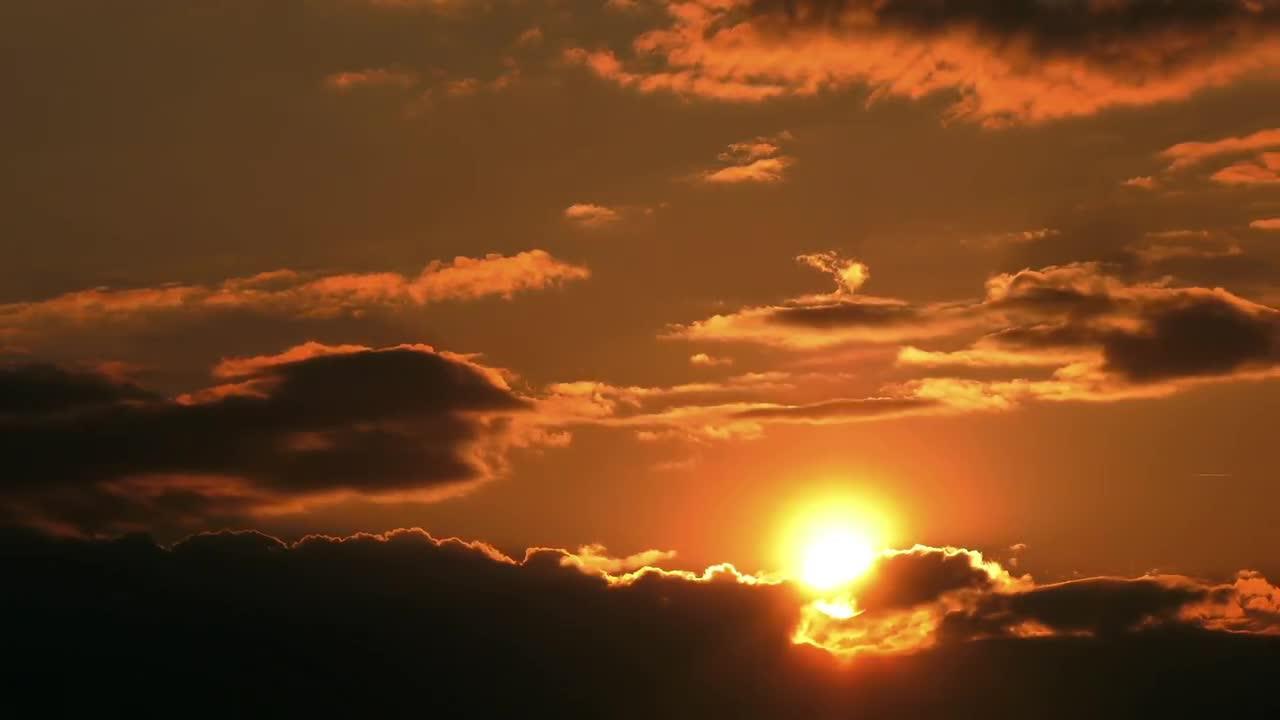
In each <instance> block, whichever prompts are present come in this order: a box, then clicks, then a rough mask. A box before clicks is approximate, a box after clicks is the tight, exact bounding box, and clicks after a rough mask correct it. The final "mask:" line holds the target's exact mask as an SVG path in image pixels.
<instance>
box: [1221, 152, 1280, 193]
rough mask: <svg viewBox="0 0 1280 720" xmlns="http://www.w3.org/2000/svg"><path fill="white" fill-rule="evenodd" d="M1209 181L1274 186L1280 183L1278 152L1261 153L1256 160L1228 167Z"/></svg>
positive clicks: (1222, 183) (1224, 183)
mask: <svg viewBox="0 0 1280 720" xmlns="http://www.w3.org/2000/svg"><path fill="white" fill-rule="evenodd" d="M1210 179H1211V180H1213V181H1214V182H1216V183H1219V184H1221V185H1275V184H1278V183H1280V152H1268V153H1262V154H1261V155H1259V156H1258V157H1257V159H1256V160H1252V161H1243V162H1238V163H1235V164H1234V165H1229V166H1227V167H1225V168H1222V169H1221V170H1219V171H1217V172H1215V173H1214V174H1213V175H1211V176H1210Z"/></svg>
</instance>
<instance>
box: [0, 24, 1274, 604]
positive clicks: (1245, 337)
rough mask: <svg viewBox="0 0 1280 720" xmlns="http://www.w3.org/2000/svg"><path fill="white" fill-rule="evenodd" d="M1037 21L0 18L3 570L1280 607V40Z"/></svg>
mask: <svg viewBox="0 0 1280 720" xmlns="http://www.w3.org/2000/svg"><path fill="white" fill-rule="evenodd" d="M941 5H947V4H946V3H942V4H941ZM1014 5H1016V4H1012V5H1009V6H1007V7H1006V5H1005V4H1001V3H969V4H965V3H953V4H951V5H950V6H949V10H938V11H936V12H930V11H924V10H921V9H920V8H921V6H919V5H913V4H912V3H906V2H894V1H891V2H881V3H870V2H854V1H850V2H844V3H840V2H821V1H819V0H812V1H811V2H801V3H782V2H770V1H767V0H756V1H749V0H716V1H712V0H680V1H677V0H671V1H669V2H663V1H660V0H629V1H627V2H623V1H621V0H611V1H610V2H603V0H601V1H599V2H595V1H592V2H586V1H585V0H583V1H582V2H563V1H557V0H530V1H527V2H521V3H509V4H508V3H482V2H471V1H469V0H442V1H432V2H426V1H424V2H415V1H414V0H405V1H403V2H399V1H397V2H380V1H375V0H314V1H311V2H301V1H297V2H294V1H289V2H266V1H264V0H236V1H235V2H227V3H217V4H205V3H194V4H188V3H174V2H161V1H160V0H138V1H137V2H130V3H127V4H125V5H121V6H117V5H116V4H113V3H105V4H104V3H94V2H87V1H83V0H50V1H49V2H42V3H15V4H6V6H5V7H4V8H2V9H0V38H2V39H3V47H4V48H5V55H6V56H7V57H9V58H10V62H6V63H5V64H4V67H3V69H0V73H3V78H4V81H5V82H4V86H5V87H6V97H7V100H6V102H5V105H6V111H5V112H4V113H3V117H0V130H2V132H0V148H2V149H3V154H4V157H5V158H6V163H5V165H6V169H5V171H4V172H3V173H0V183H2V185H0V209H2V210H3V214H4V216H5V218H6V222H5V229H6V231H5V233H4V237H5V239H4V241H3V242H4V254H3V255H4V261H3V263H0V361H2V362H3V365H2V366H0V426H3V427H4V428H5V433H4V436H3V439H0V450H2V451H3V455H4V456H6V457H8V458H10V460H9V461H8V462H9V464H10V470H11V474H10V475H9V479H8V480H7V481H6V483H5V484H4V485H3V486H0V508H2V509H3V513H4V515H3V517H4V520H5V521H6V522H8V523H19V524H26V525H33V526H36V527H40V528H43V529H47V530H54V531H56V532H59V533H64V534H91V535H92V534H111V533H118V532H125V531H136V530H143V531H148V532H152V533H154V534H155V535H156V536H157V537H159V538H162V539H165V540H172V539H176V538H179V537H182V536H184V535H187V534H189V533H191V532H196V531H201V530H214V529H220V528H225V527H237V528H245V527H249V528H256V529H260V530H263V531H265V532H269V533H272V534H275V535H278V536H281V537H285V538H297V537H301V536H302V535H304V534H307V533H331V534H347V533H352V532H357V531H371V532H382V531H387V530H391V529H394V528H401V527H423V528H427V529H428V530H430V531H431V532H433V533H435V534H436V535H437V536H449V535H456V536H459V537H465V538H481V539H484V540H486V541H487V542H490V543H493V544H495V545H496V546H498V547H500V548H502V549H503V550H504V551H506V552H508V553H510V554H512V555H513V556H517V555H518V554H519V553H520V552H522V551H523V549H524V548H525V547H529V546H546V547H566V548H575V547H580V546H584V545H589V544H593V543H599V544H603V545H604V546H606V547H608V548H609V550H610V551H611V552H613V553H616V554H620V555H624V556H625V555H630V554H632V553H638V552H642V551H646V550H652V549H659V550H664V551H665V550H672V551H675V552H676V553H677V554H676V556H675V557H676V560H674V561H672V562H673V564H674V565H675V566H680V567H687V568H697V569H701V568H702V567H704V566H706V565H707V564H710V563H715V562H722V561H730V562H733V563H735V564H736V565H737V566H738V567H739V568H741V569H743V571H744V572H755V571H768V570H774V569H777V568H776V567H775V566H776V565H777V563H778V559H777V557H776V555H777V548H778V544H779V542H780V540H779V534H780V533H783V532H784V531H783V528H785V527H786V526H787V523H788V522H789V521H790V520H791V517H792V516H791V515H790V513H791V510H790V509H791V508H793V507H794V506H796V505H797V504H804V503H808V502H811V499H812V498H815V497H824V496H826V494H832V495H838V494H851V495H854V496H857V497H863V498H867V502H868V503H869V504H871V505H874V506H875V507H876V508H877V512H878V513H879V514H881V515H882V516H884V517H887V518H891V526H892V532H891V533H890V534H891V537H889V538H886V539H885V542H886V543H888V544H891V545H893V546H895V547H910V546H911V545H912V544H914V543H916V542H920V543H925V544H928V545H930V546H936V547H942V546H957V547H965V548H974V549H981V550H983V551H984V552H986V553H987V556H988V557H991V558H995V559H998V560H1001V561H1007V560H1008V559H1009V558H1011V557H1013V556H1015V555H1016V556H1017V557H1018V558H1019V563H1020V566H1021V567H1022V568H1023V569H1026V570H1030V571H1032V572H1034V573H1035V574H1036V577H1037V578H1040V579H1043V580H1045V581H1049V580H1060V579H1066V578H1071V577H1076V576H1078V575H1094V574H1119V575H1125V576H1133V575H1137V574H1141V573H1144V572H1148V571H1153V570H1158V571H1161V572H1169V573H1184V574H1190V575H1206V576H1212V577H1230V576H1231V574H1232V573H1234V572H1236V571H1237V570H1240V569H1244V568H1249V569H1255V570H1259V571H1262V572H1264V573H1268V574H1269V575H1270V576H1271V577H1276V576H1277V575H1280V564H1277V560H1276V558H1275V556H1274V552H1273V549H1274V548H1275V547H1277V546H1280V525H1278V524H1277V523H1275V522H1274V521H1273V519H1272V518H1271V515H1272V513H1273V512H1274V511H1273V508H1274V507H1275V506H1276V505H1277V503H1280V489H1277V488H1280V485H1278V484H1277V483H1276V482H1275V481H1276V479H1277V478H1276V469H1275V468H1276V462H1275V456H1276V450H1275V443H1274V441H1273V435H1274V429H1273V428H1274V426H1275V420H1276V408H1278V407H1280V383H1277V378H1280V309H1278V308H1280V285H1277V278H1280V272H1277V271H1278V267H1277V264H1278V263H1280V232H1278V230H1280V93H1277V92H1276V77H1277V76H1276V73H1277V70H1278V69H1280V39H1278V36H1277V32H1276V31H1277V28H1278V27H1280V6H1278V5H1277V4H1276V3H1274V2H1271V1H1270V0H1250V1H1249V2H1244V1H1243V0H1242V1H1240V2H1236V1H1235V0H1215V2H1207V3H1187V4H1185V5H1184V4H1173V5H1170V4H1163V5H1160V7H1159V8H1156V5H1159V4H1156V3H1150V2H1137V1H1135V2H1115V3H1085V2H1080V3H1061V4H1058V5H1057V6H1051V5H1049V4H1034V3H1031V4H1028V5H1026V6H1025V7H1022V9H1017V8H1015V7H1014ZM1153 8H1155V9H1153ZM14 60H16V62H13V61H14ZM1019 544H1021V545H1024V546H1025V549H1020V550H1018V551H1016V552H1015V551H1012V550H1010V548H1011V547H1013V546H1015V545H1019Z"/></svg>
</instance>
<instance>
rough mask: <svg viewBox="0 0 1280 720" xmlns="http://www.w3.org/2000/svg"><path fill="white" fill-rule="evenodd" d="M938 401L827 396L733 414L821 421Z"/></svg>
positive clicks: (905, 409) (895, 411)
mask: <svg viewBox="0 0 1280 720" xmlns="http://www.w3.org/2000/svg"><path fill="white" fill-rule="evenodd" d="M935 405H936V402H935V401H933V400H930V399H926V398H914V397H896V398H895V397H872V398H853V399H845V400H824V401H822V402H818V403H810V404H808V405H759V406H756V407H751V408H748V409H745V410H740V411H738V412H737V413H735V414H734V417H736V418H740V419H743V420H771V421H774V422H799V423H806V424H813V425H821V424H824V423H828V422H837V423H839V422H849V421H850V420H855V419H862V418H877V417H889V416H897V415H905V414H910V413H912V412H915V411H920V410H929V409H932V408H934V407H935Z"/></svg>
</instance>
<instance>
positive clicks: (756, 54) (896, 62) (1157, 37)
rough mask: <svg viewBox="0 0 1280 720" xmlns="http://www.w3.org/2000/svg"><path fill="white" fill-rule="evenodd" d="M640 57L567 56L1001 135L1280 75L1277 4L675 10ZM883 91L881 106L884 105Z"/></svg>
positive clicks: (655, 78)
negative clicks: (901, 104) (847, 97)
mask: <svg viewBox="0 0 1280 720" xmlns="http://www.w3.org/2000/svg"><path fill="white" fill-rule="evenodd" d="M667 9H668V15H669V17H668V22H667V24H666V25H665V26H663V27H659V28H656V29H653V30H650V31H648V32H646V33H644V34H641V35H639V36H638V37H636V38H635V40H634V42H633V46H632V48H631V53H630V54H628V55H625V56H623V57H619V56H618V55H617V54H616V53H614V52H613V51H612V50H594V51H588V50H585V49H580V50H576V51H575V52H573V53H570V54H569V55H568V56H567V57H568V58H569V59H570V60H571V61H575V62H579V63H581V64H583V65H584V66H585V67H587V68H589V69H590V70H591V71H593V72H594V73H595V74H597V75H599V76H601V77H604V78H607V79H609V80H611V81H613V82H616V83H619V84H621V85H623V86H627V87H632V88H635V89H637V90H639V91H641V92H675V93H679V94H682V95H688V96H700V97H707V98H715V99H721V100H733V101H752V102H754V101H762V100H767V99H770V98H776V97H780V96H788V95H808V94H813V93H816V92H819V91H821V90H823V89H828V88H841V87H846V86H850V85H861V86H866V87H869V88H870V89H871V90H872V91H873V93H874V94H887V95H896V96H903V97H909V98H918V97H922V96H925V95H928V94H931V93H934V92H939V91H945V92H949V93H952V94H954V95H958V99H957V100H956V101H955V103H954V104H953V105H952V106H951V108H950V110H949V114H950V116H952V117H955V118H963V119H972V120H976V121H980V122H983V123H985V124H989V125H997V124H1003V123H1008V122H1037V121H1044V120H1050V119H1054V118H1061V117H1066V116H1073V115H1088V114H1093V113H1096V112H1099V111H1101V110H1104V109H1107V108H1112V107H1123V106H1141V105H1148V104H1152V103H1158V102H1165V101H1172V100H1182V99H1185V98H1187V97H1189V96H1190V95H1192V94H1193V93H1195V92H1197V91H1199V90H1202V89H1204V88H1209V87H1217V86H1222V85H1226V84H1229V83H1231V82H1233V81H1236V80H1238V79H1240V78H1241V77H1244V76H1247V75H1249V74H1251V73H1258V72H1263V73H1270V72H1274V71H1275V70H1276V69H1277V67H1280V37H1278V36H1277V33H1278V31H1280V5H1278V4H1276V3H1275V2H1273V0H1206V1H1204V2H1193V3H1178V2H1167V1H1166V0H1115V1H1103V2H1099V1H1098V0H1064V1H1061V2H1050V1H1048V0H1036V1H1033V2H1025V3H1009V2H957V1H954V0H935V1H930V2H914V1H907V0H901V1H899V0H888V1H886V0H672V1H671V2H668V3H667ZM874 94H873V97H874V96H875V95H874Z"/></svg>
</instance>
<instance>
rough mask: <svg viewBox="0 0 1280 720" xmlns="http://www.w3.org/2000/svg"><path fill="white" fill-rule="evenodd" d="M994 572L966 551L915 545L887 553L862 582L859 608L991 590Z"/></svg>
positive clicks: (909, 604)
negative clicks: (947, 594)
mask: <svg viewBox="0 0 1280 720" xmlns="http://www.w3.org/2000/svg"><path fill="white" fill-rule="evenodd" d="M994 586H995V582H994V581H993V579H992V577H991V574H990V573H988V572H987V570H986V569H985V568H983V567H982V566H981V565H975V562H974V558H973V557H971V556H970V555H969V554H968V553H964V552H946V551H939V550H936V549H934V548H915V549H913V550H909V551H906V552H899V553H893V554H890V555H885V556H883V557H881V558H880V559H879V560H877V561H876V564H875V566H874V567H873V568H872V569H871V572H870V573H868V574H867V577H866V578H864V579H862V580H860V581H859V583H858V590H857V597H858V607H859V608H862V609H864V610H866V611H868V612H880V611H884V610H899V609H903V608H910V607H913V606H915V605H919V604H921V603H927V602H933V601H936V600H937V599H938V598H939V597H941V596H942V595H944V594H946V593H949V592H954V591H956V590H988V589H990V588H992V587H994Z"/></svg>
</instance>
